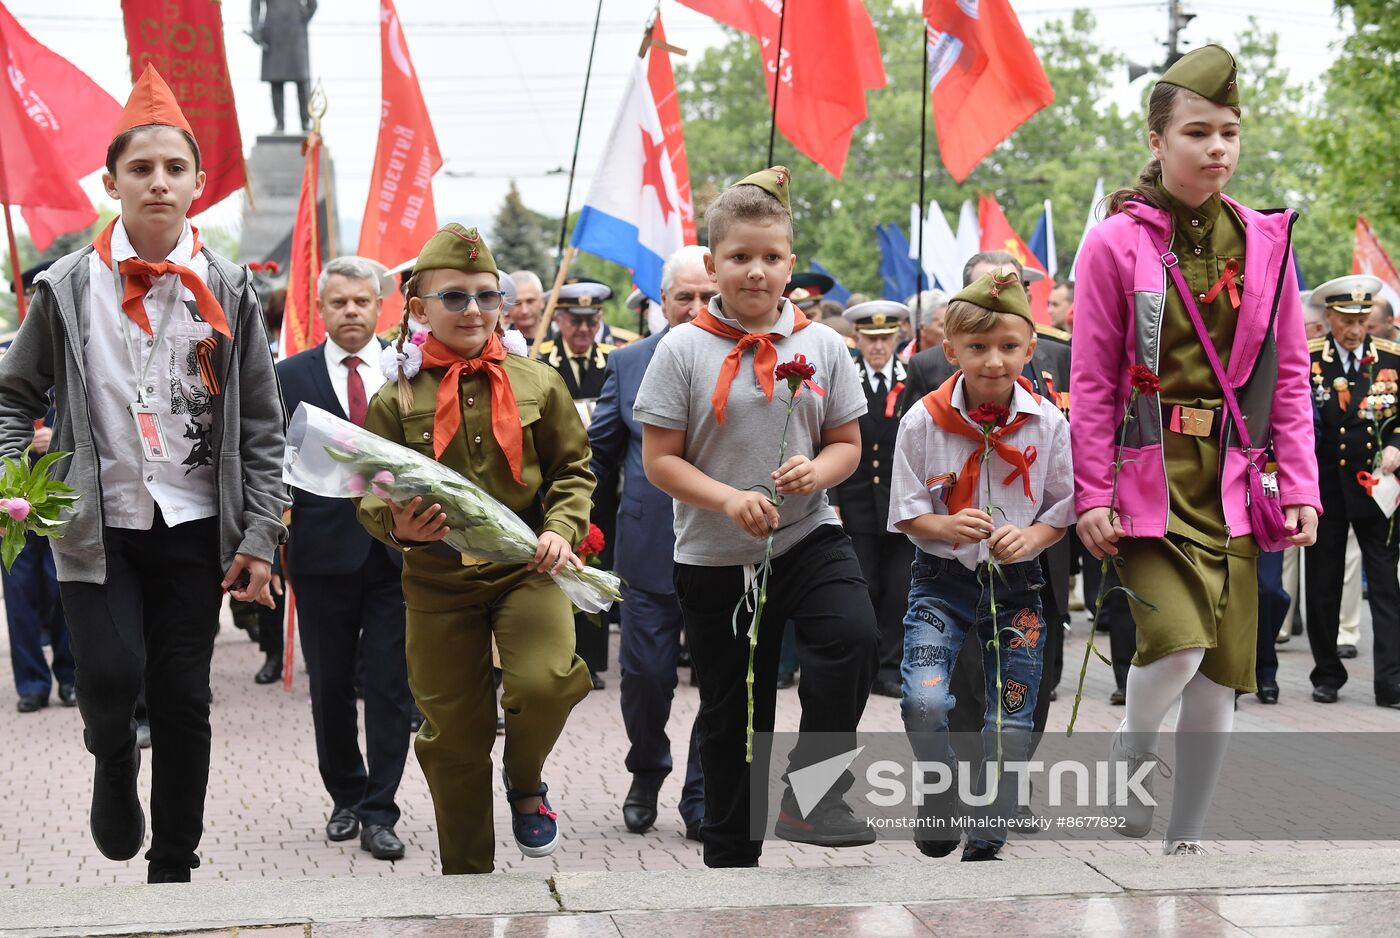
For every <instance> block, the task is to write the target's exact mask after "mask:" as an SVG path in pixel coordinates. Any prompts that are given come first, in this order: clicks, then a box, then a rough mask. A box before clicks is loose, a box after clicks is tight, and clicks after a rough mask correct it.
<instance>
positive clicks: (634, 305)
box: [623, 289, 651, 313]
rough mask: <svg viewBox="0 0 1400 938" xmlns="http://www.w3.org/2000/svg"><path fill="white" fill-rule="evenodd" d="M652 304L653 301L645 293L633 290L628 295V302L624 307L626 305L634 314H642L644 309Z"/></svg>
mask: <svg viewBox="0 0 1400 938" xmlns="http://www.w3.org/2000/svg"><path fill="white" fill-rule="evenodd" d="M650 302H651V299H650V298H649V297H648V296H647V295H646V294H645V293H643V292H642V291H641V290H638V289H633V290H632V292H631V293H629V294H627V302H626V303H625V304H623V305H625V306H626V307H627V308H628V309H630V310H632V312H634V313H636V312H640V311H641V309H642V307H644V306H646V305H647V304H648V303H650Z"/></svg>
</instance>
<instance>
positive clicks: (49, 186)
mask: <svg viewBox="0 0 1400 938" xmlns="http://www.w3.org/2000/svg"><path fill="white" fill-rule="evenodd" d="M0 62H3V64H4V66H5V75H4V78H3V83H2V84H3V86H0V202H5V203H6V204H9V205H18V206H20V213H21V214H22V215H23V216H24V221H25V223H26V224H27V225H28V226H29V236H30V238H31V239H33V241H34V246H35V247H36V248H38V249H39V250H41V251H42V250H45V249H46V248H47V247H48V246H49V245H50V244H52V243H53V239H54V238H56V237H58V236H59V235H61V234H67V233H68V232H70V231H77V230H79V229H81V228H86V227H87V226H88V225H91V224H92V223H93V222H95V221H97V212H96V211H95V210H94V209H93V207H92V202H91V200H89V199H88V197H87V195H86V194H85V193H84V192H83V190H82V188H81V187H80V186H79V185H78V180H79V179H80V178H82V177H83V176H86V175H87V174H88V173H91V172H94V171H95V170H98V169H100V168H102V164H103V162H104V161H105V160H106V158H107V141H108V139H109V138H108V134H107V131H108V130H109V129H110V128H111V127H113V126H114V125H115V124H116V122H117V120H118V118H120V117H121V113H122V107H121V105H120V104H118V103H117V101H116V100H115V99H114V98H113V97H112V96H111V95H109V94H108V93H107V92H105V91H103V90H102V89H101V88H99V87H98V86H97V85H96V84H95V83H94V82H93V80H92V79H91V78H88V77H87V76H86V75H84V74H83V73H82V72H81V71H79V70H78V69H77V68H76V67H75V66H74V65H73V63H71V62H69V61H68V60H67V59H65V58H63V57H62V56H60V55H57V54H55V53H54V52H53V51H52V50H50V49H48V48H46V47H44V46H42V45H40V44H39V43H38V42H36V41H35V39H34V37H33V36H31V35H29V33H28V32H26V31H25V29H24V27H22V26H20V25H19V23H18V22H17V21H16V20H15V18H14V17H13V16H12V15H11V14H10V11H9V10H7V9H5V7H4V6H3V5H0ZM94 128H100V132H97V133H94Z"/></svg>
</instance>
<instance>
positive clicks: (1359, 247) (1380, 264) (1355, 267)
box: [1351, 215, 1400, 294]
mask: <svg viewBox="0 0 1400 938" xmlns="http://www.w3.org/2000/svg"><path fill="white" fill-rule="evenodd" d="M1351 272H1352V273H1354V274H1370V275H1371V276H1372V277H1379V278H1380V279H1381V281H1382V282H1383V283H1384V284H1385V285H1386V286H1388V287H1390V289H1392V290H1394V291H1395V292H1396V293H1397V294H1400V273H1397V272H1396V270H1395V262H1394V261H1392V260H1391V259H1390V255H1389V254H1387V253H1386V251H1385V248H1384V247H1383V246H1382V245H1381V239H1380V238H1377V237H1376V233H1375V232H1374V231H1372V230H1371V223H1370V222H1368V221H1366V216H1365V215H1358V216H1356V243H1355V245H1354V246H1353V247H1352V252H1351Z"/></svg>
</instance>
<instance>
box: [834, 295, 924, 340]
mask: <svg viewBox="0 0 1400 938" xmlns="http://www.w3.org/2000/svg"><path fill="white" fill-rule="evenodd" d="M841 317H842V318H843V319H845V320H846V321H847V322H849V323H850V324H851V325H852V326H854V327H855V330H856V331H857V332H859V333H860V334H861V335H868V336H882V335H894V334H895V333H896V332H898V331H899V324H900V323H902V322H904V321H906V320H907V319H908V318H909V307H907V306H905V305H904V304H903V303H896V302H894V301H893V300H870V301H869V302H866V303H857V304H856V305H855V306H852V307H851V308H850V309H848V310H846V311H845V312H844V313H842V314H841Z"/></svg>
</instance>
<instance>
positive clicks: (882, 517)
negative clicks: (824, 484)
mask: <svg viewBox="0 0 1400 938" xmlns="http://www.w3.org/2000/svg"><path fill="white" fill-rule="evenodd" d="M853 361H854V367H856V368H857V369H859V374H860V384H861V387H862V388H863V389H864V390H865V400H866V403H867V404H868V405H869V407H868V409H867V410H866V412H865V413H864V414H862V415H861V416H860V465H858V466H856V471H855V472H853V473H851V475H850V477H849V478H847V479H846V481H845V482H842V483H841V484H840V485H838V486H836V487H835V488H834V489H833V490H832V491H831V492H830V493H828V495H829V497H830V498H831V501H832V504H834V505H837V506H839V507H840V509H841V526H842V527H844V528H845V529H846V531H847V532H849V533H851V534H886V533H888V532H887V530H886V526H887V524H888V522H889V518H890V472H891V469H892V468H893V463H892V460H893V459H894V444H895V439H896V437H898V435H899V420H900V418H901V417H903V416H904V407H905V404H906V402H907V398H906V397H905V396H904V395H903V393H902V391H903V389H902V388H900V384H901V383H903V382H904V381H905V380H906V374H905V369H904V362H902V361H900V360H899V359H898V358H897V357H896V358H895V360H894V384H893V385H892V386H891V387H890V388H889V389H888V391H892V392H895V393H894V397H893V398H889V397H888V394H887V396H886V398H884V399H881V400H876V399H875V389H874V388H873V387H872V386H871V384H870V381H869V379H868V378H867V375H866V371H865V362H864V360H862V359H861V357H860V354H859V353H857V354H856V357H855V359H854V360H853ZM890 400H893V403H894V411H893V413H891V414H890V415H889V416H888V417H887V416H885V410H886V407H887V406H888V402H889V401H890ZM893 536H894V537H903V536H904V535H903V534H895V535H893Z"/></svg>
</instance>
